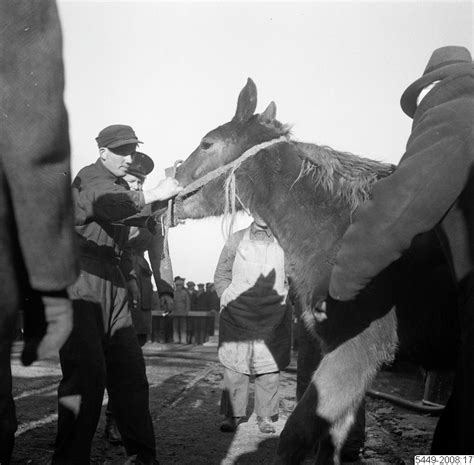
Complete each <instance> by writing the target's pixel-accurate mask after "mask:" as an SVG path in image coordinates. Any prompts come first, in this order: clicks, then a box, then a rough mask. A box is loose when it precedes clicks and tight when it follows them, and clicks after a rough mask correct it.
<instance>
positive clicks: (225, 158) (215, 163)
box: [176, 78, 289, 218]
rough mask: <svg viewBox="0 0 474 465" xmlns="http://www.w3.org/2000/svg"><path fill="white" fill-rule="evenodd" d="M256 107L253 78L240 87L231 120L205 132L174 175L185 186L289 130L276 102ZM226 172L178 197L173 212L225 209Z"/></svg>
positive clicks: (190, 214) (197, 214)
mask: <svg viewBox="0 0 474 465" xmlns="http://www.w3.org/2000/svg"><path fill="white" fill-rule="evenodd" d="M256 107H257V87H256V86H255V83H254V82H253V81H252V79H250V78H249V79H248V80H247V84H246V85H245V86H244V88H243V89H242V90H241V91H240V94H239V98H238V101H237V109H236V111H235V115H234V117H233V118H232V120H231V121H229V122H228V123H225V124H223V125H222V126H218V127H217V128H215V129H213V130H212V131H210V132H208V133H207V134H206V135H205V136H204V137H203V138H202V140H201V142H200V144H199V145H198V147H197V148H196V149H195V150H194V151H193V152H192V153H191V155H189V157H188V158H187V159H186V160H185V161H184V162H183V163H182V164H181V165H180V166H179V167H178V169H177V171H176V179H177V180H178V181H179V183H180V184H181V185H182V186H184V187H186V186H189V185H190V184H191V183H193V182H195V181H197V180H198V179H201V178H202V177H203V176H205V175H206V174H208V173H210V172H211V171H214V170H216V169H218V168H220V167H223V166H225V165H227V164H229V163H231V162H232V161H234V160H236V159H237V158H239V157H240V156H241V155H242V154H243V153H244V152H245V151H246V150H248V149H250V148H251V147H254V146H255V145H257V144H261V143H262V142H266V141H270V140H272V139H275V138H278V137H280V136H282V135H285V134H287V133H288V132H289V130H288V127H286V126H284V125H283V124H281V123H280V122H279V121H277V120H276V119H275V116H276V105H275V103H274V102H271V103H270V104H269V105H268V107H267V108H266V110H265V111H264V112H263V113H261V114H254V112H255V109H256ZM225 174H226V173H225V172H223V173H222V175H220V176H218V177H216V178H215V179H213V180H211V181H210V182H208V183H206V184H205V185H204V186H202V187H200V188H198V189H196V190H195V191H194V192H190V193H188V194H186V195H183V196H181V197H180V198H178V203H177V208H176V214H177V215H178V216H179V217H181V218H203V217H207V216H216V215H220V214H222V213H223V212H224V204H225V201H224V195H223V189H224V181H225Z"/></svg>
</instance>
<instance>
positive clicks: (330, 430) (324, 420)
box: [277, 309, 397, 465]
mask: <svg viewBox="0 0 474 465" xmlns="http://www.w3.org/2000/svg"><path fill="white" fill-rule="evenodd" d="M396 346H397V324H396V316H395V310H394V309H392V310H391V311H390V312H388V313H387V314H386V315H384V316H383V317H381V318H379V319H377V320H374V321H373V322H372V323H371V324H370V325H369V326H368V327H367V328H365V329H364V330H363V331H362V332H361V333H359V334H358V335H357V336H355V337H353V338H352V339H349V340H347V341H345V342H343V343H341V344H340V345H339V346H338V347H336V348H335V349H334V350H332V351H331V352H329V353H327V354H326V355H325V356H324V358H323V359H322V361H321V363H320V365H319V367H318V369H317V370H316V372H315V373H314V375H313V378H312V382H311V385H310V386H309V387H308V389H307V391H306V392H305V394H304V395H303V397H302V398H301V400H300V402H299V403H298V405H297V406H296V408H295V410H294V411H293V413H292V414H291V415H290V417H289V418H288V421H287V423H286V425H285V427H284V429H283V431H282V433H281V436H280V443H279V445H278V451H277V453H278V457H279V460H280V461H279V463H284V464H288V465H290V464H291V465H293V464H295V465H296V464H299V463H301V462H302V460H303V459H304V456H305V455H306V453H307V452H308V451H309V450H310V449H311V447H312V446H313V445H314V444H315V442H316V441H321V440H322V439H324V440H329V441H330V443H327V444H325V445H324V446H323V449H322V450H321V456H320V457H321V459H320V461H319V462H317V463H318V465H319V464H322V463H324V462H322V461H321V460H326V462H325V463H327V464H328V465H329V464H332V463H334V464H338V463H339V454H340V450H341V448H342V446H343V444H344V441H345V439H346V437H347V434H348V432H349V430H350V427H351V425H352V423H353V420H354V417H355V413H356V410H357V408H358V407H359V405H360V403H361V402H362V400H363V398H364V395H365V391H366V389H367V386H368V385H369V384H370V383H371V381H372V380H373V378H374V377H375V375H376V373H377V371H378V369H379V367H380V366H381V365H382V364H383V363H386V362H389V361H391V360H393V357H394V355H395V349H396ZM331 447H332V448H333V449H334V453H333V457H332V459H331V458H327V457H325V456H327V455H330V454H329V452H328V451H329V450H330V448H331ZM331 460H332V461H331ZM277 463H278V462H277Z"/></svg>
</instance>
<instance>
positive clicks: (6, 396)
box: [0, 258, 17, 465]
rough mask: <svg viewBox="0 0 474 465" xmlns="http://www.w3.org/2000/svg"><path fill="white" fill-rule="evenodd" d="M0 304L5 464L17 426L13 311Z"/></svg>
mask: <svg viewBox="0 0 474 465" xmlns="http://www.w3.org/2000/svg"><path fill="white" fill-rule="evenodd" d="M0 260H1V258H0ZM2 298H3V292H1V291H0V299H2ZM0 305H1V308H0V463H1V464H2V465H6V464H8V463H10V459H11V456H12V452H13V444H14V440H15V431H16V428H17V421H16V415H15V404H14V403H13V396H12V373H11V367H10V351H11V344H12V341H13V337H14V329H15V317H14V315H15V312H14V311H13V310H14V307H13V309H12V307H11V306H7V305H5V302H4V301H3V300H2V301H1V303H0Z"/></svg>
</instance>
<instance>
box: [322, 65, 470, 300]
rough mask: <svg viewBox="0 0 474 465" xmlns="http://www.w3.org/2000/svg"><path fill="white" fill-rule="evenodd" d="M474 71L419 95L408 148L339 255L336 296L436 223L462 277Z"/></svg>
mask: <svg viewBox="0 0 474 465" xmlns="http://www.w3.org/2000/svg"><path fill="white" fill-rule="evenodd" d="M473 122H474V69H472V68H471V70H470V72H463V73H458V74H454V75H452V76H450V77H448V78H445V79H443V80H441V81H440V82H439V83H438V85H437V86H436V87H435V88H434V89H432V90H431V91H430V92H429V93H428V94H427V95H426V96H425V98H424V99H423V100H422V101H421V103H420V105H419V107H418V108H417V110H416V112H415V114H414V118H413V128H412V133H411V135H410V138H409V140H408V143H407V148H406V152H405V154H404V156H403V158H402V159H401V161H400V164H399V166H398V167H397V169H396V170H395V172H394V173H393V174H392V175H390V176H389V177H387V178H384V179H382V180H380V181H379V182H377V183H376V184H375V186H374V189H373V195H372V199H371V200H369V201H368V202H366V204H364V205H363V206H362V207H361V208H360V209H359V210H358V212H357V214H356V216H355V220H354V223H353V224H352V225H351V226H350V227H349V228H348V230H347V231H346V233H345V235H344V237H343V239H342V245H341V249H340V251H339V253H338V255H337V259H336V264H335V266H334V268H333V271H332V275H331V281H330V289H329V292H330V295H331V296H332V297H334V298H335V299H338V300H351V299H353V298H354V297H355V296H356V295H357V293H358V292H359V291H360V290H361V289H363V288H364V287H365V286H366V285H367V284H368V282H369V281H370V280H372V279H373V278H374V277H375V276H376V275H377V274H379V273H380V271H382V270H383V269H384V268H386V267H387V266H388V265H389V264H390V263H392V262H394V261H395V260H397V259H398V258H399V257H400V256H401V255H402V253H403V252H404V251H405V250H406V249H408V248H409V246H410V244H411V242H412V240H413V238H414V237H415V236H416V235H417V234H419V233H422V232H425V231H429V230H430V229H432V228H434V227H436V228H437V230H438V233H439V236H440V237H441V238H442V239H443V241H444V242H445V244H446V250H447V251H448V254H449V259H450V261H451V265H452V269H453V273H454V275H455V277H456V279H457V281H458V282H460V281H461V280H462V279H463V278H465V277H466V276H467V274H468V273H469V272H470V271H471V270H472V269H473V259H474V169H473V167H474V165H473V162H474V123H473Z"/></svg>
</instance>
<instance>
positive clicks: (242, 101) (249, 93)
mask: <svg viewBox="0 0 474 465" xmlns="http://www.w3.org/2000/svg"><path fill="white" fill-rule="evenodd" d="M255 108H257V86H256V85H255V83H254V82H253V81H252V79H250V78H248V79H247V84H245V87H244V88H243V89H242V90H241V91H240V94H239V100H238V101H237V110H236V111H235V115H234V118H233V119H232V121H238V122H244V121H247V120H248V119H250V117H251V116H252V115H253V114H254V112H255Z"/></svg>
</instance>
